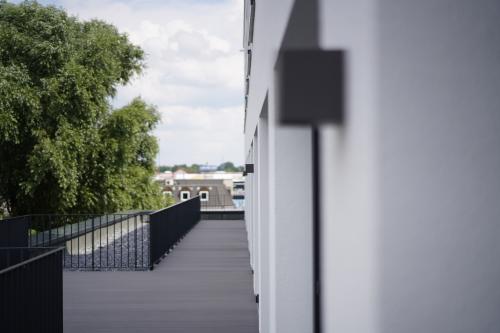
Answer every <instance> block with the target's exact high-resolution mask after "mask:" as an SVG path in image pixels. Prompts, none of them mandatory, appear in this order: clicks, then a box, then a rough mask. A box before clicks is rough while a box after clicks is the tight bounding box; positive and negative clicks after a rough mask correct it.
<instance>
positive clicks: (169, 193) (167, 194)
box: [163, 191, 172, 197]
mask: <svg viewBox="0 0 500 333" xmlns="http://www.w3.org/2000/svg"><path fill="white" fill-rule="evenodd" d="M163 195H164V196H166V197H171V196H172V191H163Z"/></svg>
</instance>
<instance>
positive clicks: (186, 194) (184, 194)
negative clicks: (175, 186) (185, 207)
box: [181, 191, 191, 201]
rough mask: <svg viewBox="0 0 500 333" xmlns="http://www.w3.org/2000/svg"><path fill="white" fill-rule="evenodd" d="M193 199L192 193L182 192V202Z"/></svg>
mask: <svg viewBox="0 0 500 333" xmlns="http://www.w3.org/2000/svg"><path fill="white" fill-rule="evenodd" d="M189 198H191V193H190V192H189V191H181V200H182V201H186V200H189Z"/></svg>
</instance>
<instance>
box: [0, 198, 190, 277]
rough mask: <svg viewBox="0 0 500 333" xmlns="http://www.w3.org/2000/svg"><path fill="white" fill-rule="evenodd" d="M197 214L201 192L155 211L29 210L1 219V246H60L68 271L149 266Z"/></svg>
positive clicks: (187, 228) (140, 268)
mask: <svg viewBox="0 0 500 333" xmlns="http://www.w3.org/2000/svg"><path fill="white" fill-rule="evenodd" d="M199 219H200V200H199V197H195V198H193V199H191V200H188V201H185V202H182V203H179V204H176V205H174V206H171V207H168V208H165V209H163V210H160V211H157V212H149V211H142V212H132V213H127V214H105V215H96V214H91V215H55V214H44V215H28V216H22V217H17V218H13V219H8V220H2V221H0V235H2V236H1V238H0V247H2V246H4V247H5V246H27V247H30V248H40V247H42V248H45V247H55V246H61V247H63V248H64V251H63V254H62V264H63V267H64V268H65V269H70V270H148V269H151V268H152V267H153V263H155V262H156V261H158V259H159V258H161V256H163V254H165V252H168V251H169V250H170V249H171V248H172V247H173V246H174V245H175V244H176V243H177V242H178V241H179V240H180V238H181V237H182V236H184V234H185V233H186V232H187V231H188V230H189V229H190V228H191V227H192V226H193V225H194V224H196V223H197V222H198V221H199ZM4 231H5V233H3V232H4ZM4 235H7V236H4ZM162 251H163V252H162Z"/></svg>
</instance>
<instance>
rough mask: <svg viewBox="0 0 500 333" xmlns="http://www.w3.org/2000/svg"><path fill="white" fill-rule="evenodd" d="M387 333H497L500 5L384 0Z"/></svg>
mask: <svg viewBox="0 0 500 333" xmlns="http://www.w3.org/2000/svg"><path fill="white" fill-rule="evenodd" d="M377 22H378V29H377V30H378V35H379V36H380V37H379V39H378V42H379V68H380V76H379V80H378V83H379V84H378V85H379V100H378V102H379V104H378V105H379V109H380V113H379V122H378V126H379V127H380V140H381V151H380V153H381V159H380V162H381V164H380V166H381V167H380V170H379V171H380V173H379V175H378V177H379V178H380V181H381V183H382V184H383V186H382V187H381V191H380V198H381V206H380V208H381V221H382V224H381V226H380V228H379V229H378V235H379V237H380V253H379V257H380V258H379V266H380V268H379V271H380V283H379V288H380V290H379V294H380V304H381V310H382V311H381V313H380V319H381V321H380V325H381V331H382V332H384V333H385V332H388V333H391V332H401V331H405V332H409V333H412V332H444V333H451V332H498V331H500V316H499V315H498V313H499V310H500V292H499V291H498V290H499V286H500V261H499V260H498V258H500V204H499V202H500V201H499V200H500V199H499V198H500V177H499V171H500V2H499V1H497V0H476V1H467V0H460V1H457V0H440V1H435V0H421V1H410V0H403V1H400V0H381V1H379V9H378V11H377Z"/></svg>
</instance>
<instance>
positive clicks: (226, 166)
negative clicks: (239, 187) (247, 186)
mask: <svg viewBox="0 0 500 333" xmlns="http://www.w3.org/2000/svg"><path fill="white" fill-rule="evenodd" d="M217 170H218V171H226V172H241V171H242V170H241V167H236V166H235V165H234V163H233V162H224V163H222V164H221V165H219V166H218V167H217Z"/></svg>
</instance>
